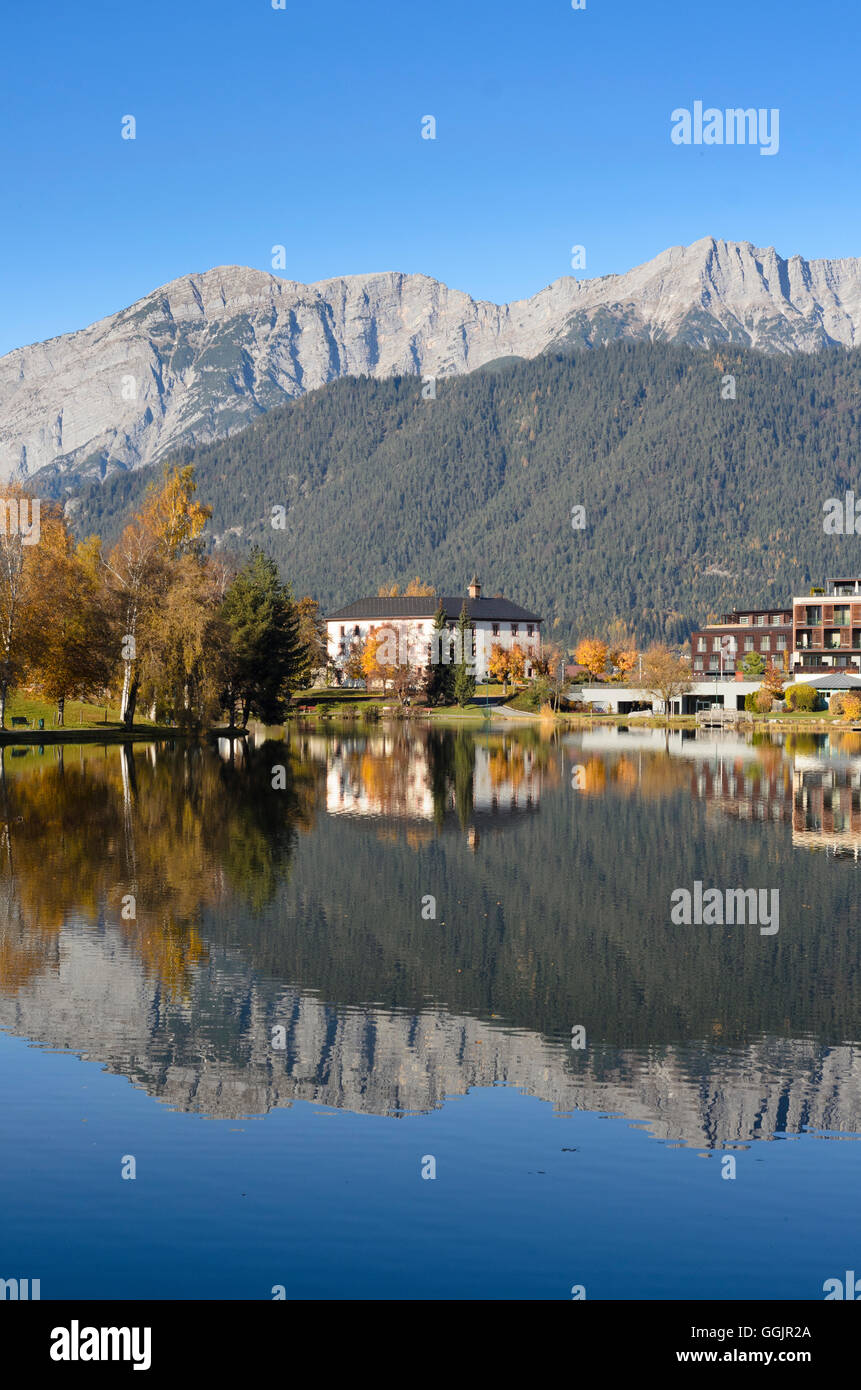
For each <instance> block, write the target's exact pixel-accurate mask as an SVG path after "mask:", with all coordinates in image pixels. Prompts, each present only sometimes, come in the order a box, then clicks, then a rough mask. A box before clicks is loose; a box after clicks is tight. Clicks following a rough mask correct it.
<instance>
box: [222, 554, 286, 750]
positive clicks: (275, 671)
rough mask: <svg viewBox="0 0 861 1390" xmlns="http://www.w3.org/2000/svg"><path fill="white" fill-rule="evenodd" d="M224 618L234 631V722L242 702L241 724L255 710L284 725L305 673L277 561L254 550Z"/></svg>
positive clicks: (229, 697)
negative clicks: (294, 690) (290, 701)
mask: <svg viewBox="0 0 861 1390" xmlns="http://www.w3.org/2000/svg"><path fill="white" fill-rule="evenodd" d="M222 616H223V618H224V620H225V622H226V623H227V626H228V630H229V633H230V656H229V670H230V680H229V685H228V688H227V690H226V692H225V704H226V705H227V706H228V708H229V710H230V722H231V725H232V724H233V720H234V711H235V707H236V702H237V700H238V701H239V702H240V703H241V706H242V721H241V722H242V726H243V727H244V726H245V725H246V724H247V722H248V717H249V715H250V714H256V715H257V717H258V719H261V720H262V721H263V723H264V724H278V723H280V722H281V721H282V720H283V718H284V714H285V711H286V705H287V700H288V698H289V695H290V691H291V688H292V686H293V685H294V684H295V682H296V680H297V679H298V677H299V674H300V672H301V665H302V653H301V646H300V642H299V618H298V614H297V612H296V606H295V604H294V603H293V599H292V596H291V594H290V589H289V588H288V586H287V585H286V584H284V583H282V581H281V579H280V577H279V575H278V566H277V565H276V564H275V561H274V560H271V559H270V558H269V557H268V556H267V555H264V554H263V551H262V550H259V549H257V548H255V549H254V550H253V551H252V554H251V558H250V560H249V561H248V564H247V565H246V566H245V568H244V569H242V570H240V572H239V574H238V575H237V576H236V578H235V579H234V581H233V583H232V584H231V585H230V588H229V589H228V590H227V593H226V594H225V596H224V607H223V610H222Z"/></svg>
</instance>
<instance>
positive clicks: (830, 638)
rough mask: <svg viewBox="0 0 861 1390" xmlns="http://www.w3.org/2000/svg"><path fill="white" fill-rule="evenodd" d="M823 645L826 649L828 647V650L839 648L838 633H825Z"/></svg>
mask: <svg viewBox="0 0 861 1390" xmlns="http://www.w3.org/2000/svg"><path fill="white" fill-rule="evenodd" d="M825 645H826V647H828V648H829V649H830V650H833V649H834V648H835V647H839V646H840V633H839V632H826V634H825Z"/></svg>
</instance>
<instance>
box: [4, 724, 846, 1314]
mask: <svg viewBox="0 0 861 1390" xmlns="http://www.w3.org/2000/svg"><path fill="white" fill-rule="evenodd" d="M343 727H344V726H342V727H341V728H338V729H335V727H334V726H331V732H326V731H325V730H323V731H322V732H321V730H320V729H319V728H317V729H314V730H308V731H303V730H301V729H295V730H291V732H290V735H289V738H288V739H287V741H286V742H285V741H281V740H280V739H279V740H274V739H272V740H270V739H268V738H267V737H266V736H265V735H264V733H262V732H260V733H258V734H257V735H255V737H254V739H253V740H250V741H249V744H248V746H247V747H242V746H241V745H238V746H236V748H235V750H234V752H233V754H232V755H231V752H230V749H229V746H227V745H223V746H221V747H219V748H217V749H216V748H215V747H214V746H213V747H193V748H188V747H185V746H184V745H181V744H179V743H177V744H175V745H173V746H171V745H167V744H158V745H140V744H138V745H135V746H134V747H133V748H130V749H123V748H121V747H118V746H110V747H107V748H102V747H98V746H94V745H85V746H74V745H66V746H65V747H58V746H46V747H45V748H44V749H38V748H30V749H7V750H6V751H5V753H4V754H3V756H2V783H0V822H2V843H0V852H2V860H0V862H2V874H0V1094H2V1113H3V1124H2V1129H0V1164H2V1173H3V1182H2V1189H0V1192H2V1195H0V1207H2V1212H0V1216H2V1220H0V1278H19V1279H23V1278H29V1279H39V1280H40V1281H41V1296H42V1298H43V1299H49V1298H70V1299H71V1298H116V1297H120V1298H129V1299H143V1298H156V1299H182V1298H242V1299H271V1298H272V1297H273V1296H275V1295H274V1294H273V1290H275V1291H276V1292H278V1291H280V1290H281V1289H283V1292H284V1296H285V1297H286V1298H288V1299H302V1298H317V1297H320V1298H329V1299H333V1298H335V1299H342V1298H387V1297H394V1298H538V1299H562V1300H565V1299H569V1300H570V1299H571V1297H572V1289H574V1288H576V1287H578V1286H579V1287H582V1289H584V1290H585V1294H586V1297H587V1298H588V1299H636V1298H645V1299H667V1298H697V1299H712V1298H729V1299H747V1298H752V1299H757V1298H777V1299H814V1300H816V1299H822V1298H824V1293H823V1285H824V1283H825V1281H826V1280H828V1279H830V1278H840V1279H843V1277H844V1274H845V1271H846V1270H851V1269H857V1270H858V1271H859V1273H861V1204H859V1201H858V1191H859V1181H861V1143H859V1139H861V969H859V965H861V958H859V926H858V890H859V884H861V877H859V873H861V860H859V852H861V736H859V735H854V734H849V733H846V734H834V735H827V736H825V735H823V736H810V735H795V736H786V737H784V738H780V737H778V736H775V737H774V738H773V739H770V738H769V737H768V736H763V739H762V741H759V742H751V741H749V739H748V741H747V742H745V741H744V740H743V739H742V738H741V737H740V736H737V735H718V736H711V737H705V736H703V735H702V734H699V735H695V734H693V733H682V732H677V731H674V732H670V733H667V734H665V733H663V732H645V731H642V732H637V731H635V729H634V728H631V729H629V730H621V731H617V730H612V729H600V728H596V729H595V730H594V731H592V732H588V731H583V732H577V733H570V734H568V733H565V734H563V733H559V732H558V731H554V732H552V733H546V732H543V731H542V729H541V728H540V727H539V726H537V725H528V724H522V725H518V726H516V727H515V728H513V729H512V728H511V727H509V725H506V726H505V727H503V728H497V727H495V726H494V727H491V728H490V729H488V730H486V731H484V730H483V731H481V732H471V731H464V730H459V729H456V728H453V729H451V730H449V729H444V728H442V727H439V726H437V727H433V728H428V727H424V726H420V725H418V724H399V725H396V726H391V727H384V726H376V727H373V726H372V727H370V728H369V729H368V730H364V731H363V730H362V729H361V728H360V727H359V726H355V727H353V728H349V727H348V726H347V731H346V732H344V731H343ZM695 884H700V885H702V889H701V892H702V893H705V892H707V890H709V889H710V888H717V889H719V890H720V893H721V895H723V894H724V893H725V890H727V889H735V888H743V889H756V890H760V889H762V890H769V892H771V891H772V890H777V892H778V893H779V920H776V921H775V924H774V925H775V926H776V927H777V928H778V929H776V930H774V931H772V930H771V928H769V929H768V931H764V930H763V928H762V926H761V925H760V924H757V923H756V922H751V921H749V920H748V921H746V922H745V923H743V924H738V923H733V924H729V925H727V924H724V925H710V924H708V922H709V919H708V918H707V917H706V918H705V924H703V922H702V921H701V922H699V923H698V922H697V921H693V922H691V924H684V923H682V924H677V923H676V922H674V921H673V920H671V911H672V908H671V898H672V895H673V894H674V893H676V892H677V890H679V889H687V890H689V892H690V893H691V895H692V900H693V897H694V893H695V887H694V886H695ZM774 901H777V900H776V899H775V900H774ZM701 916H702V914H701ZM132 1172H133V1173H134V1176H133V1177H132V1176H131V1174H132ZM124 1174H125V1175H126V1176H124Z"/></svg>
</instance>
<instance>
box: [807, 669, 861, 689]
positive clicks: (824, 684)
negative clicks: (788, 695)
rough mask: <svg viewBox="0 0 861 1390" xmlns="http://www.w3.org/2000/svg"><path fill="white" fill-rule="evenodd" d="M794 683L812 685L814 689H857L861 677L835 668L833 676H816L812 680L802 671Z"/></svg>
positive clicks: (860, 686) (859, 686)
mask: <svg viewBox="0 0 861 1390" xmlns="http://www.w3.org/2000/svg"><path fill="white" fill-rule="evenodd" d="M796 685H812V686H813V689H814V690H858V689H859V688H861V678H859V677H858V676H853V675H852V674H851V673H850V672H846V671H844V672H840V671H837V670H835V673H834V675H833V676H816V677H815V678H814V679H813V680H808V679H807V678H806V676H805V675H804V674H803V673H802V675H800V676H799V678H798V680H797V681H796Z"/></svg>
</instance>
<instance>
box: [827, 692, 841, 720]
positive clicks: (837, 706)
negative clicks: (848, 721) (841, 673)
mask: <svg viewBox="0 0 861 1390" xmlns="http://www.w3.org/2000/svg"><path fill="white" fill-rule="evenodd" d="M828 712H829V714H842V713H843V696H842V695H841V694H840V691H839V690H835V692H834V694H833V695H832V696H831V699H830V700H829V701H828Z"/></svg>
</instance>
